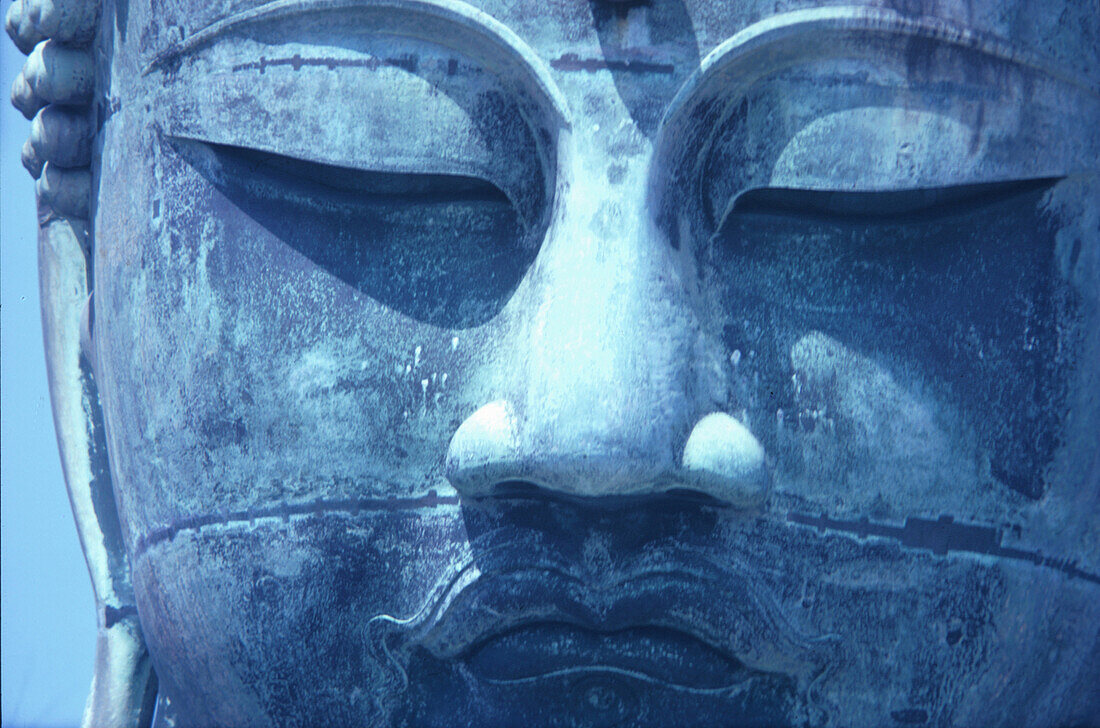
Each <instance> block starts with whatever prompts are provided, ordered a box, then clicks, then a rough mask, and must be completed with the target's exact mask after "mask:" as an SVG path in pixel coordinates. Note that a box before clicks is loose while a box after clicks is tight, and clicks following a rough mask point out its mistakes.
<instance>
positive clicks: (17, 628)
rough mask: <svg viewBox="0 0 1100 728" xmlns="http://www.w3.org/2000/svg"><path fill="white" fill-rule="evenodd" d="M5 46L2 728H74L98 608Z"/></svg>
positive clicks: (0, 163)
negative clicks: (68, 480)
mask: <svg viewBox="0 0 1100 728" xmlns="http://www.w3.org/2000/svg"><path fill="white" fill-rule="evenodd" d="M7 9H8V3H4V4H3V6H0V12H2V13H6V12H7ZM0 47H2V53H0V81H2V83H0V90H2V91H3V93H2V99H0V105H2V107H3V108H2V110H0V696H2V697H0V700H2V705H0V708H2V710H3V724H4V728H14V727H15V726H75V725H79V723H80V718H81V715H82V714H83V710H84V700H85V698H86V697H87V694H88V688H89V686H90V685H91V678H92V659H93V655H94V651H95V607H94V605H93V602H92V589H91V583H90V581H89V578H88V572H87V570H86V569H85V567H84V560H83V557H82V556H81V553H80V545H79V543H78V542H77V538H76V527H75V526H74V525H73V519H72V513H71V512H70V510H69V501H68V498H67V496H66V495H65V487H64V485H63V483H62V479H61V464H60V461H59V460H58V454H57V442H56V440H55V439H54V430H53V417H52V415H51V414H50V400H49V393H48V391H47V389H46V363H45V355H44V354H43V350H42V324H41V321H40V319H39V312H38V273H37V270H38V268H37V239H36V225H35V209H34V184H33V181H32V180H31V178H30V176H29V175H27V173H26V171H24V169H23V167H22V165H21V164H20V162H19V150H20V148H21V147H22V145H23V140H24V139H26V138H27V133H28V131H29V129H30V123H29V122H28V121H26V120H25V119H24V118H23V117H22V115H21V114H20V113H19V112H18V111H16V110H15V109H14V108H13V107H12V106H11V104H10V103H9V102H8V88H10V84H11V82H12V80H14V78H15V76H16V74H17V73H18V72H19V69H20V68H21V67H22V63H23V56H22V55H21V54H20V53H19V51H18V50H17V49H16V48H15V46H14V45H13V44H12V43H11V41H10V40H9V39H8V37H7V35H6V34H5V35H2V36H0Z"/></svg>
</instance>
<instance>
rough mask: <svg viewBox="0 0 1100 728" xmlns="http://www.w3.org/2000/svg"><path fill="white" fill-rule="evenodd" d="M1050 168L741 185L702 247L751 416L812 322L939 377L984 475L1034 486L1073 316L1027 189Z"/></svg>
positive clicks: (770, 404) (777, 401)
mask: <svg viewBox="0 0 1100 728" xmlns="http://www.w3.org/2000/svg"><path fill="white" fill-rule="evenodd" d="M1057 181H1058V179H1057V178H1042V179H1026V180H1019V181H1012V182H1004V183H997V184H992V185H966V186H954V187H943V188H934V189H922V190H912V191H905V192H840V193H833V192H822V191H811V190H797V189H777V188H761V189H756V190H751V191H749V192H746V193H744V194H742V195H741V196H740V197H739V198H738V199H737V200H736V201H735V203H734V204H733V205H732V206H731V208H732V211H731V213H730V214H729V215H727V216H726V219H725V221H724V223H723V225H722V226H721V228H719V231H718V234H717V235H715V236H714V237H713V238H712V240H711V243H710V244H709V245H708V248H707V251H708V252H707V254H708V255H711V256H713V257H714V260H715V261H716V263H715V267H716V268H717V269H719V270H721V271H722V273H723V275H722V277H721V280H720V281H718V283H717V284H718V285H721V286H722V287H723V288H724V289H725V290H726V291H727V293H726V294H725V295H727V296H728V297H729V300H730V301H731V302H734V303H735V305H736V311H737V316H736V317H735V318H733V319H731V323H730V325H729V326H728V327H727V329H728V330H727V332H726V337H727V341H728V346H729V348H730V349H731V350H733V349H738V350H741V351H754V352H755V353H756V358H755V361H756V362H757V367H758V369H759V371H760V372H761V373H762V389H763V391H764V392H766V393H767V397H762V398H761V402H762V405H761V407H760V410H759V411H758V412H757V413H756V414H755V416H756V417H759V418H761V420H763V418H764V417H767V416H771V417H774V416H775V412H776V411H777V410H778V409H784V410H787V411H789V408H790V407H792V406H793V397H794V395H793V393H792V391H791V389H790V385H789V384H788V383H787V382H788V381H789V379H790V374H791V372H790V369H789V352H790V351H791V347H792V345H793V344H794V342H795V341H797V340H798V339H799V338H800V337H801V336H803V335H805V334H806V333H807V332H810V331H820V332H823V333H825V334H827V335H828V336H831V337H833V338H835V339H837V340H839V341H842V342H844V343H846V344H847V345H850V346H851V347H852V348H854V349H857V350H859V351H861V352H862V353H864V354H866V355H868V356H872V357H875V358H876V359H878V360H879V361H883V362H885V363H886V364H887V366H888V367H889V368H891V369H892V370H893V371H895V372H899V373H904V374H903V375H904V376H917V377H919V378H920V379H922V380H923V381H925V382H937V383H938V384H937V385H935V386H940V384H942V385H945V386H946V389H947V392H948V393H949V396H950V397H951V398H952V399H953V400H954V401H955V402H956V403H957V405H958V406H959V407H960V410H961V411H963V412H967V413H969V415H968V417H969V418H970V419H971V421H972V423H973V426H974V429H975V431H976V432H977V433H978V437H979V439H980V440H981V441H982V442H983V444H984V446H985V447H986V449H987V453H988V456H989V462H990V470H991V473H992V475H993V476H994V477H995V478H997V479H998V480H1000V481H1001V482H1003V483H1004V484H1005V485H1007V486H1008V487H1010V488H1011V489H1013V490H1015V491H1017V492H1019V493H1021V494H1023V495H1025V496H1027V497H1030V498H1039V497H1040V496H1041V495H1042V493H1043V491H1044V477H1045V476H1044V472H1045V468H1046V467H1047V465H1048V464H1049V463H1050V462H1051V461H1052V458H1053V456H1054V452H1055V449H1056V448H1057V447H1058V444H1059V441H1060V440H1059V438H1060V437H1061V434H1060V433H1061V426H1062V425H1061V422H1062V417H1063V415H1064V412H1065V407H1066V404H1065V402H1066V399H1065V398H1066V396H1067V391H1068V389H1067V387H1068V382H1069V379H1068V376H1069V372H1070V370H1071V368H1072V366H1073V361H1074V359H1075V356H1076V353H1075V352H1076V348H1075V347H1076V344H1075V341H1076V336H1077V335H1078V334H1077V333H1075V332H1076V331H1077V330H1078V327H1079V324H1078V323H1077V322H1078V321H1079V315H1078V313H1077V306H1078V301H1077V297H1076V295H1075V294H1074V292H1073V291H1072V290H1071V289H1070V288H1069V287H1067V286H1066V282H1065V280H1064V277H1063V274H1062V273H1061V272H1060V271H1061V266H1060V263H1059V260H1058V257H1057V255H1056V248H1057V246H1056V239H1055V234H1056V230H1055V228H1054V227H1053V223H1052V220H1051V218H1050V216H1049V215H1048V214H1047V212H1046V206H1045V205H1044V202H1043V200H1044V196H1045V193H1046V191H1047V190H1048V189H1049V188H1050V187H1051V186H1052V185H1054V184H1055V183H1056V182H1057ZM718 261H721V262H718ZM766 444H767V443H766Z"/></svg>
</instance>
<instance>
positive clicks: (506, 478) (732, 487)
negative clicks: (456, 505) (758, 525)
mask: <svg viewBox="0 0 1100 728" xmlns="http://www.w3.org/2000/svg"><path fill="white" fill-rule="evenodd" d="M520 425H521V422H520V420H519V418H517V416H516V414H515V412H514V410H513V408H512V406H511V405H510V404H509V403H508V402H506V401H504V400H497V401H494V402H490V403H489V404H486V405H484V406H483V407H481V408H480V409H478V410H477V411H476V412H474V413H473V414H472V415H470V417H468V418H467V419H466V420H465V421H464V422H463V423H462V424H461V425H460V426H459V428H458V430H457V431H456V432H455V434H454V436H453V437H452V438H451V443H450V447H449V448H448V451H447V459H446V473H447V478H448V480H450V482H451V484H452V485H453V486H454V488H455V489H456V490H457V491H458V492H459V493H460V494H461V495H462V496H464V497H467V498H482V497H485V496H490V495H494V494H495V493H496V489H497V487H498V486H500V485H501V484H504V483H508V482H514V481H525V482H529V483H532V484H534V485H536V486H537V487H539V488H541V489H543V490H546V491H548V492H553V493H556V494H561V495H568V496H575V497H582V498H606V497H619V496H644V495H658V494H660V493H662V492H667V491H673V490H680V491H683V490H692V491H697V492H700V493H702V494H705V495H707V496H709V497H710V498H711V499H714V500H715V501H718V502H721V503H724V504H726V505H730V506H734V507H738V508H749V507H752V506H755V505H758V504H759V503H760V502H761V501H762V500H763V498H764V495H765V494H766V492H767V488H768V484H769V477H768V472H767V467H766V464H765V454H764V448H763V447H762V446H761V445H760V443H759V442H758V441H757V439H756V438H755V437H754V436H753V434H752V433H751V432H750V431H749V430H748V428H746V427H745V426H744V425H742V424H741V423H740V422H738V421H737V420H735V419H733V418H732V417H730V416H729V415H727V414H724V413H720V412H716V413H713V414H710V415H707V416H706V417H704V418H702V419H701V420H699V422H698V423H697V424H696V425H695V427H694V428H693V429H692V431H691V434H690V435H689V437H688V439H687V442H686V445H685V446H684V449H683V455H682V458H681V462H680V464H678V465H677V464H673V463H663V462H661V459H660V458H657V459H654V458H652V457H650V456H651V455H652V453H640V452H639V453H630V452H625V451H624V452H619V451H616V450H606V451H605V450H599V449H597V450H593V451H591V452H585V451H579V452H572V451H570V452H555V451H553V450H544V449H540V448H539V447H538V446H537V445H534V446H533V445H532V444H531V443H524V441H523V440H522V438H521V433H520V432H519V430H520Z"/></svg>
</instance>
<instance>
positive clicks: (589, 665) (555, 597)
mask: <svg viewBox="0 0 1100 728" xmlns="http://www.w3.org/2000/svg"><path fill="white" fill-rule="evenodd" d="M676 556H677V558H676V559H675V560H669V559H663V560H662V561H663V562H664V563H665V564H675V567H671V566H667V567H665V568H661V567H659V566H655V565H654V562H653V561H652V560H651V561H650V562H649V563H648V564H647V566H646V567H644V568H640V569H638V570H636V571H632V572H627V573H622V572H618V573H616V574H615V576H614V578H602V579H600V580H599V581H593V580H591V579H585V578H583V577H582V576H581V575H579V574H576V573H571V572H570V571H569V570H567V569H566V568H564V567H563V566H562V565H560V564H551V563H545V562H543V563H537V565H536V566H526V565H516V566H514V567H513V568H511V569H504V570H499V571H495V572H492V573H482V572H481V571H480V570H479V569H478V568H477V567H474V566H471V567H470V569H469V570H467V572H465V573H464V574H461V575H460V576H459V578H457V579H456V580H455V582H454V583H452V585H451V586H450V588H449V589H448V590H447V591H446V592H445V593H444V594H441V595H440V599H439V600H438V601H437V602H436V605H435V608H434V609H433V610H432V614H428V615H425V617H426V618H425V619H424V620H423V621H422V622H421V623H420V625H419V627H418V628H417V629H415V630H414V632H415V634H410V635H409V637H410V638H411V639H410V642H411V643H412V644H415V645H417V646H419V647H422V648H424V649H426V650H428V651H429V652H431V653H432V654H433V655H434V656H435V657H437V658H439V659H441V660H456V661H461V662H463V663H464V664H466V665H467V666H468V667H469V669H470V671H471V672H472V673H473V674H474V675H476V676H478V677H480V678H482V679H485V680H489V681H493V682H517V681H531V680H537V679H540V678H542V677H547V676H552V675H558V674H562V673H564V672H584V671H613V672H620V673H627V674H631V675H634V676H636V677H638V678H640V679H645V680H647V681H650V682H654V683H659V684H663V685H666V686H670V687H673V688H678V689H691V690H699V691H712V690H723V689H728V688H730V687H732V686H736V685H739V684H741V683H743V682H745V680H747V679H748V678H751V677H753V676H759V675H769V674H770V675H775V674H786V675H789V676H792V677H794V678H796V680H797V681H798V682H799V683H801V684H803V685H805V684H808V682H809V681H810V680H811V679H813V677H814V676H815V675H817V674H820V672H821V668H822V667H823V665H824V664H825V663H826V662H828V661H829V654H828V653H829V651H830V648H831V646H832V644H831V640H830V638H828V637H815V636H811V635H807V634H805V633H804V632H802V631H801V630H800V629H799V628H798V627H797V625H795V624H794V623H792V622H791V620H789V619H788V618H787V616H786V615H785V614H783V612H782V611H781V610H780V609H779V608H778V607H777V606H776V604H775V600H774V599H772V598H771V596H770V593H769V592H768V591H767V590H766V589H765V588H764V587H763V586H762V585H761V584H760V583H759V581H758V580H756V579H753V578H751V577H750V576H748V575H746V574H744V573H739V571H738V570H736V569H732V570H729V569H727V570H723V571H717V570H716V568H715V567H714V566H713V565H712V564H709V563H702V564H701V563H699V561H700V559H699V557H698V556H697V555H692V554H683V553H680V554H677V555H676ZM703 561H705V559H704V560H703ZM530 563H531V562H528V564H530Z"/></svg>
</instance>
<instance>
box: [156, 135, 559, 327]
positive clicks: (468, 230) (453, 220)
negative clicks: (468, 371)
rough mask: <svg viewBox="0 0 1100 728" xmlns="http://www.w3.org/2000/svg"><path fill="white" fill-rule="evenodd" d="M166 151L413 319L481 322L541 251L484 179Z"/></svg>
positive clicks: (200, 146)
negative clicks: (175, 153)
mask: <svg viewBox="0 0 1100 728" xmlns="http://www.w3.org/2000/svg"><path fill="white" fill-rule="evenodd" d="M171 146H172V148H173V149H174V150H175V151H176V152H177V153H178V154H179V156H180V157H181V158H182V159H183V160H184V161H185V162H186V163H187V164H188V165H190V166H191V167H192V168H193V169H194V170H195V171H196V172H197V173H198V174H199V175H201V176H202V177H203V178H205V179H206V180H207V182H208V183H209V184H210V185H211V186H212V187H213V188H214V189H215V190H216V192H217V194H218V195H219V196H220V197H221V198H222V200H223V201H224V202H226V203H228V205H229V209H230V211H232V212H233V213H234V214H236V213H238V212H239V213H241V214H243V215H244V216H246V217H247V218H250V219H251V221H252V222H253V223H254V224H255V226H257V227H258V228H260V229H262V230H263V231H266V233H269V234H270V235H272V236H274V237H275V238H277V239H278V241H280V242H281V243H283V244H285V245H287V246H289V247H291V248H293V249H294V250H296V251H297V252H298V253H300V254H301V255H303V256H305V257H306V258H308V259H309V260H310V261H312V262H313V263H314V264H316V265H317V266H319V267H320V268H322V269H324V270H325V271H327V272H328V273H330V274H331V275H333V276H335V277H336V278H338V279H339V280H341V281H342V282H343V283H345V284H347V285H349V286H351V287H353V288H355V289H357V290H359V291H361V292H362V293H365V294H366V295H368V296H370V297H371V298H373V299H375V300H377V301H379V302H380V303H382V304H384V305H386V306H388V307H390V308H392V309H394V310H396V311H398V312H400V313H403V314H405V315H407V316H410V317H412V318H414V319H417V320H419V321H423V322H426V323H430V324H433V325H437V326H444V327H447V328H465V327H469V326H475V325H478V324H480V323H483V322H484V321H486V320H488V319H489V318H491V317H492V316H493V315H495V314H496V313H497V312H498V311H499V310H500V309H501V308H502V307H503V305H504V304H505V303H506V302H507V300H508V298H509V297H510V295H511V293H512V292H513V291H514V290H515V288H516V286H518V284H519V282H520V279H521V278H522V277H523V274H524V272H525V271H526V269H527V267H528V266H529V265H530V264H531V262H532V260H533V259H534V256H535V254H536V252H537V241H536V240H535V235H533V234H532V232H531V231H530V229H529V225H528V224H527V223H526V222H525V221H524V220H523V218H522V216H521V214H520V212H519V209H518V207H517V206H516V205H515V204H513V202H512V201H511V200H510V199H509V197H508V196H507V195H506V194H505V193H504V192H503V191H502V190H501V189H500V188H498V187H496V186H495V185H494V184H492V183H491V182H489V181H487V180H484V179H480V178H477V177H472V176H463V175H455V174H424V173H397V172H378V171H371V170H363V169H353V168H348V167H338V166H333V165H328V164H320V163H316V162H310V161H305V160H300V159H295V158H291V157H287V156H282V155H278V154H272V153H268V152H261V151H257V150H253V149H247V148H242V147H235V146H226V145H219V144H210V143H205V142H197V141H192V140H187V139H181V138H174V139H172V140H171ZM257 232H259V231H257Z"/></svg>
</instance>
